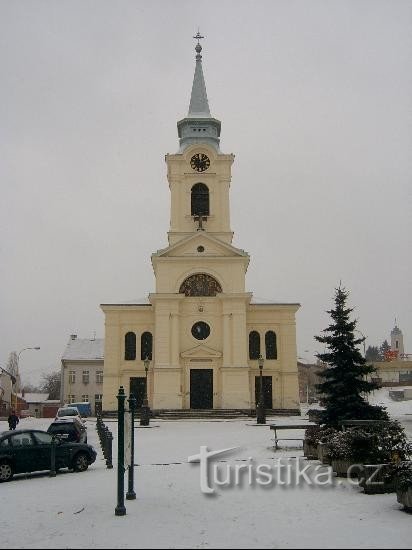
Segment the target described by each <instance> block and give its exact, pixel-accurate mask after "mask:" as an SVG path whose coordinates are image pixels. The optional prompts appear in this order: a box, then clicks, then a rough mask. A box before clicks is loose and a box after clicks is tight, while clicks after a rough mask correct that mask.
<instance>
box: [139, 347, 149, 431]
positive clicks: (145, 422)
mask: <svg viewBox="0 0 412 550" xmlns="http://www.w3.org/2000/svg"><path fill="white" fill-rule="evenodd" d="M143 364H144V370H145V373H146V387H145V391H144V399H143V405H142V408H141V413H140V425H141V426H149V424H150V407H149V402H148V400H147V373H148V372H149V367H150V359H149V358H148V357H147V356H146V359H145V360H144V361H143Z"/></svg>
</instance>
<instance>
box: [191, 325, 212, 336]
mask: <svg viewBox="0 0 412 550" xmlns="http://www.w3.org/2000/svg"><path fill="white" fill-rule="evenodd" d="M209 334H210V327H209V325H208V324H207V323H205V322H204V321H198V322H197V323H195V324H194V325H193V326H192V336H193V337H194V338H196V340H206V338H207V337H208V336H209Z"/></svg>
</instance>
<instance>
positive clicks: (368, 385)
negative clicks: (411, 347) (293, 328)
mask: <svg viewBox="0 0 412 550" xmlns="http://www.w3.org/2000/svg"><path fill="white" fill-rule="evenodd" d="M348 296H349V293H348V292H347V291H346V290H345V289H344V288H342V287H341V286H339V288H337V289H336V292H335V308H334V309H331V310H330V311H328V312H327V313H329V314H330V316H331V318H332V323H331V324H330V325H329V326H328V327H327V328H326V329H325V330H324V331H323V333H324V335H323V336H315V338H316V340H317V341H318V342H320V343H322V344H325V352H324V353H319V354H318V355H317V357H318V358H319V359H320V360H321V361H322V362H324V363H326V364H327V368H325V369H322V371H320V372H319V376H320V378H321V379H322V380H323V381H322V382H321V383H320V384H318V385H317V388H318V391H319V393H320V404H321V405H322V406H323V407H324V408H325V410H324V411H322V417H321V423H323V424H326V425H328V426H331V427H339V425H340V422H341V421H342V420H354V419H357V420H377V419H383V420H384V419H387V418H388V416H387V414H386V412H385V410H384V409H383V408H382V407H378V406H373V405H371V404H370V403H368V401H367V400H366V399H365V396H366V395H367V394H368V393H370V392H372V391H373V390H376V389H377V388H378V387H379V385H378V384H377V383H376V382H375V381H371V380H369V379H368V376H369V375H371V374H372V373H374V372H376V369H375V368H374V367H373V366H372V365H368V364H367V362H366V359H365V358H364V357H363V356H362V354H361V352H360V351H359V349H358V346H359V344H362V342H363V341H364V338H356V337H355V334H354V332H355V328H356V321H351V320H350V314H351V313H352V311H353V309H351V308H348V307H347V306H346V301H347V299H348Z"/></svg>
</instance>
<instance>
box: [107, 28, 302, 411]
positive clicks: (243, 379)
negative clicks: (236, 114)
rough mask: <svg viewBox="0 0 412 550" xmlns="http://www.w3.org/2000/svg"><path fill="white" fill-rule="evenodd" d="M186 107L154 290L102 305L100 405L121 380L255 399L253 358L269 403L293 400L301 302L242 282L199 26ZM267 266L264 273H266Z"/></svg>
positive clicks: (291, 404) (179, 403)
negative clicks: (135, 299) (260, 294)
mask: <svg viewBox="0 0 412 550" xmlns="http://www.w3.org/2000/svg"><path fill="white" fill-rule="evenodd" d="M195 38H196V39H197V44H196V47H195V51H196V66H195V73H194V78H193V86H192V93H191V98H190V105H189V111H188V114H187V116H186V117H185V118H183V119H182V120H180V121H179V122H178V123H177V130H178V137H179V149H178V152H177V153H174V154H168V155H166V166H167V180H168V183H169V189H170V199H171V205H170V229H169V232H168V246H167V247H166V248H163V249H161V250H158V251H157V252H155V253H154V254H152V257H151V260H152V266H153V271H154V275H155V279H156V286H155V288H156V290H155V292H154V293H153V294H150V295H149V300H148V302H147V303H124V302H123V303H117V304H102V305H101V308H102V310H103V311H104V313H105V319H106V323H105V326H106V336H105V358H104V387H103V410H105V411H110V410H115V409H116V407H117V402H116V394H117V391H118V388H119V386H120V385H123V386H124V387H125V388H126V393H128V392H133V393H134V394H135V395H136V396H137V400H138V405H139V406H140V405H141V403H142V400H143V396H144V392H145V387H146V386H145V384H146V380H145V370H144V362H143V361H144V359H145V358H146V357H147V358H148V359H150V369H149V372H148V388H147V390H148V397H149V405H150V406H151V408H152V409H154V410H159V411H160V410H164V409H239V410H250V409H254V408H255V406H256V395H257V393H256V392H257V389H258V388H259V366H258V359H259V356H260V355H261V356H262V357H263V359H264V369H263V375H264V377H263V383H264V394H265V405H266V408H268V409H282V410H284V409H289V410H294V411H296V410H298V409H299V397H298V395H299V393H298V373H297V356H296V327H295V313H296V311H297V310H298V308H299V304H297V303H265V304H257V303H255V302H254V301H253V299H252V293H250V292H246V290H245V275H246V271H247V268H248V265H249V260H250V258H249V255H248V254H247V252H245V251H244V250H242V249H239V248H236V247H234V246H233V245H232V240H233V232H232V229H231V225H230V199H229V189H230V185H231V167H232V164H233V161H234V155H233V154H225V153H223V152H222V151H221V150H220V131H221V123H220V121H219V120H217V119H216V118H213V117H212V116H211V114H210V109H209V103H208V99H207V94H206V86H205V80H204V76H203V69H202V55H201V52H202V46H201V44H200V39H201V38H203V37H201V36H200V34H199V33H198V34H197V36H196V37H195ZM269 276H270V274H268V277H269Z"/></svg>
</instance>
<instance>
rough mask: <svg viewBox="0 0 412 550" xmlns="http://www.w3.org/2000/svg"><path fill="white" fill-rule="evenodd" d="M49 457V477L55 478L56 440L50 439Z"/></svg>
mask: <svg viewBox="0 0 412 550" xmlns="http://www.w3.org/2000/svg"><path fill="white" fill-rule="evenodd" d="M50 452H51V456H50V473H49V476H50V477H56V438H55V437H52V440H51V449H50Z"/></svg>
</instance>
